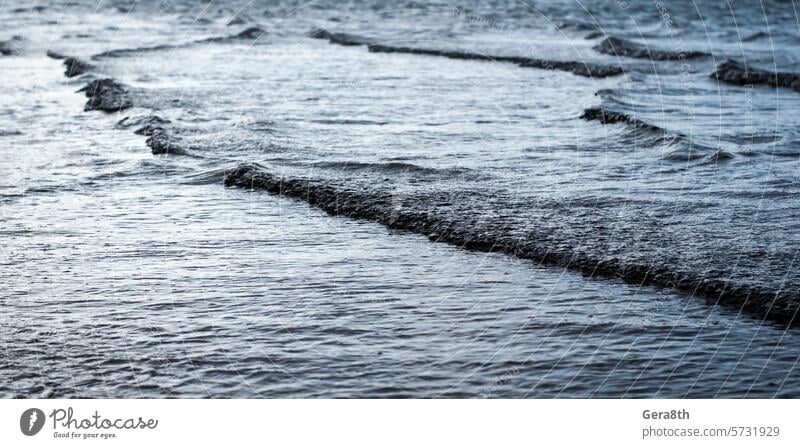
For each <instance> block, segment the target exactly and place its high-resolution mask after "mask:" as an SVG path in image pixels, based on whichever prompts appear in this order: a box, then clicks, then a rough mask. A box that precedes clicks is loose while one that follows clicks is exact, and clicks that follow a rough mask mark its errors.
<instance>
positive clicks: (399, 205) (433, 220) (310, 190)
mask: <svg viewBox="0 0 800 448" xmlns="http://www.w3.org/2000/svg"><path fill="white" fill-rule="evenodd" d="M224 184H225V186H227V187H240V188H247V189H258V190H264V191H266V192H269V193H272V194H278V195H283V196H286V197H291V198H295V199H299V200H302V201H305V202H307V203H309V204H310V205H312V206H315V207H317V208H320V209H322V210H323V211H325V212H327V213H329V214H331V215H334V216H342V217H347V218H352V219H364V220H369V221H373V222H377V223H380V224H383V225H386V226H387V227H390V228H393V229H398V230H405V231H411V232H414V233H419V234H422V235H425V236H427V237H428V238H429V239H430V240H432V241H438V242H446V243H450V244H453V245H456V246H459V247H462V248H464V249H467V250H476V251H482V252H501V253H505V254H508V255H512V256H515V257H519V258H525V259H530V260H535V261H537V262H539V263H541V264H544V265H551V266H560V267H565V268H569V269H572V270H576V271H579V272H581V273H583V274H585V275H589V276H594V277H605V278H619V279H622V280H624V281H627V282H630V283H633V284H638V285H652V286H659V287H665V288H669V289H670V290H672V289H675V290H680V291H686V292H690V293H692V294H693V295H700V296H705V297H706V298H708V299H710V300H713V301H715V302H716V303H721V304H726V305H730V306H733V307H736V308H738V309H740V310H742V311H747V312H749V313H752V314H754V315H756V316H759V317H761V318H767V319H772V320H775V321H778V322H783V323H790V324H793V323H794V322H795V317H796V315H797V313H798V311H800V291H797V290H782V289H778V290H775V289H772V288H771V287H769V286H764V285H763V284H761V283H759V284H748V283H746V280H741V281H739V282H734V281H733V280H732V279H730V278H727V274H725V273H724V272H722V271H720V272H716V271H709V270H706V271H705V272H688V273H687V272H684V271H682V270H681V269H679V267H678V266H671V265H670V264H668V263H665V264H655V263H652V262H651V263H650V264H640V263H637V262H636V261H625V260H622V259H619V258H615V257H612V256H610V255H606V254H604V253H602V252H601V253H597V254H594V255H593V254H592V253H590V252H587V251H585V250H583V249H581V248H580V247H572V246H571V245H572V244H574V241H573V242H570V241H569V240H560V239H559V238H557V237H554V235H552V234H548V233H547V232H548V230H547V229H535V228H533V229H531V228H530V227H529V228H528V230H527V231H526V233H525V235H524V236H520V235H519V234H517V233H515V232H514V230H513V228H510V227H508V226H507V225H503V222H502V221H500V222H495V223H492V222H486V219H485V216H477V217H476V216H470V213H471V212H467V213H466V214H464V213H462V212H459V211H455V210H453V208H452V200H457V198H454V197H452V196H451V195H447V194H443V193H437V192H433V193H421V194H420V195H417V196H415V197H413V198H406V199H407V200H406V201H405V202H404V201H398V200H397V198H395V197H394V196H393V195H392V194H391V192H388V191H384V190H381V189H378V188H376V189H352V188H346V187H343V186H340V185H338V184H336V183H332V182H329V181H325V180H323V179H310V178H304V179H300V178H291V177H286V176H282V175H275V174H272V173H270V172H269V171H267V170H265V169H264V167H262V166H259V165H255V164H242V165H239V166H237V167H236V168H234V169H233V170H231V171H230V172H228V173H227V174H226V175H225V177H224ZM469 199H470V200H471V201H470V203H475V200H479V198H476V197H475V196H470V197H469ZM409 202H410V204H409ZM492 216H494V215H492Z"/></svg>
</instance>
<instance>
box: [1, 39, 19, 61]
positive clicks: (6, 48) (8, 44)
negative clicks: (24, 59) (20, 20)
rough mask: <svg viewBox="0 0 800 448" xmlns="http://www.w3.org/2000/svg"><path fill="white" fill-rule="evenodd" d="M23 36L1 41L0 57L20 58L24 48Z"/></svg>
mask: <svg viewBox="0 0 800 448" xmlns="http://www.w3.org/2000/svg"><path fill="white" fill-rule="evenodd" d="M22 41H23V39H22V36H13V37H12V38H11V39H9V40H5V41H0V55H3V56H19V54H20V53H21V48H22Z"/></svg>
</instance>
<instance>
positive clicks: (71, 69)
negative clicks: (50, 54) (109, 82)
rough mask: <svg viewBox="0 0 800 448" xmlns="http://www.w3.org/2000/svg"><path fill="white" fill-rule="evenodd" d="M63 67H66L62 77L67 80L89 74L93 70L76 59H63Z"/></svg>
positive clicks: (89, 65) (92, 67)
mask: <svg viewBox="0 0 800 448" xmlns="http://www.w3.org/2000/svg"><path fill="white" fill-rule="evenodd" d="M64 66H65V67H66V69H65V70H64V76H66V77H67V78H74V77H76V76H80V75H83V74H84V73H89V72H90V71H92V70H94V68H95V67H94V65H92V64H90V63H88V62H86V61H84V60H82V59H78V58H76V57H67V58H65V59H64Z"/></svg>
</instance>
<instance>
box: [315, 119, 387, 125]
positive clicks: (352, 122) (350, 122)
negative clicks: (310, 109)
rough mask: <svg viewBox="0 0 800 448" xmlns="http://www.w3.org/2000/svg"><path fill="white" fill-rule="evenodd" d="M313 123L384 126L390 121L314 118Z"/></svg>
mask: <svg viewBox="0 0 800 448" xmlns="http://www.w3.org/2000/svg"><path fill="white" fill-rule="evenodd" d="M311 122H312V123H317V124H336V125H376V126H383V125H386V124H389V122H388V121H373V120H356V119H329V120H324V119H321V120H312V121H311Z"/></svg>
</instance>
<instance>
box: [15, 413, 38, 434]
mask: <svg viewBox="0 0 800 448" xmlns="http://www.w3.org/2000/svg"><path fill="white" fill-rule="evenodd" d="M43 426H44V412H43V411H42V410H41V409H37V408H30V409H28V410H27V411H25V412H23V413H22V416H20V418H19V429H21V430H22V433H23V434H25V435H26V436H34V435H36V434H37V433H38V432H39V431H41V430H42V427H43Z"/></svg>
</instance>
